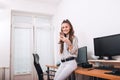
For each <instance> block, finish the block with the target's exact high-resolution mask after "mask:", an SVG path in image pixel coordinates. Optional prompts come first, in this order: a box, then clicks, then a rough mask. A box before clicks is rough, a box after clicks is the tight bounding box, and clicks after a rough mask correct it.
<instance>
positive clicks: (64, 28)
mask: <svg viewBox="0 0 120 80" xmlns="http://www.w3.org/2000/svg"><path fill="white" fill-rule="evenodd" d="M61 26H62V27H61V30H62V32H63V33H64V34H66V35H67V34H69V32H70V29H71V27H70V25H69V24H68V23H63V24H62V25H61Z"/></svg>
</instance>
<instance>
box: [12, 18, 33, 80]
mask: <svg viewBox="0 0 120 80" xmlns="http://www.w3.org/2000/svg"><path fill="white" fill-rule="evenodd" d="M32 52H33V26H32V17H26V16H13V24H12V66H11V67H12V71H11V72H12V77H11V78H12V79H11V80H32V79H33V73H32V66H33V65H32Z"/></svg>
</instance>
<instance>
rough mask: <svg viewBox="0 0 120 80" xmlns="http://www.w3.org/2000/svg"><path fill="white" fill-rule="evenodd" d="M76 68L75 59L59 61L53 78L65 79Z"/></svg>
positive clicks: (57, 79)
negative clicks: (59, 63)
mask: <svg viewBox="0 0 120 80" xmlns="http://www.w3.org/2000/svg"><path fill="white" fill-rule="evenodd" d="M76 68H77V63H76V60H71V61H67V62H63V63H61V65H60V66H59V68H58V70H57V72H56V74H55V77H54V80H65V79H67V78H68V77H69V76H70V74H71V73H72V72H73V71H74V70H75V69H76Z"/></svg>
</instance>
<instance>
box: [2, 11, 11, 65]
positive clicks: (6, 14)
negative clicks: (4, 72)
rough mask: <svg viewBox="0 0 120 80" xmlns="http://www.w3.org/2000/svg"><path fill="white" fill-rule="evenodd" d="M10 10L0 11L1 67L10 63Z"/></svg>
mask: <svg viewBox="0 0 120 80" xmlns="http://www.w3.org/2000/svg"><path fill="white" fill-rule="evenodd" d="M10 13H11V12H10V10H8V9H0V67H9V62H10V19H11V18H10V15H11V14H10Z"/></svg>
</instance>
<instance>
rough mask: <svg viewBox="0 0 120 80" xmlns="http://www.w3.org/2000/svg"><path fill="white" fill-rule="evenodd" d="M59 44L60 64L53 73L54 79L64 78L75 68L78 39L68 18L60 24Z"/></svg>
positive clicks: (61, 79) (62, 79)
mask: <svg viewBox="0 0 120 80" xmlns="http://www.w3.org/2000/svg"><path fill="white" fill-rule="evenodd" d="M59 44H60V56H61V65H60V66H59V68H58V70H57V72H56V74H55V78H54V80H65V79H66V78H67V77H69V75H70V74H71V73H72V72H73V71H74V70H75V69H76V68H77V63H76V57H77V53H78V40H77V37H76V36H75V35H74V30H73V26H72V24H71V22H70V21H69V20H68V19H66V20H64V21H63V22H62V24H61V32H60V42H59Z"/></svg>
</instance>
